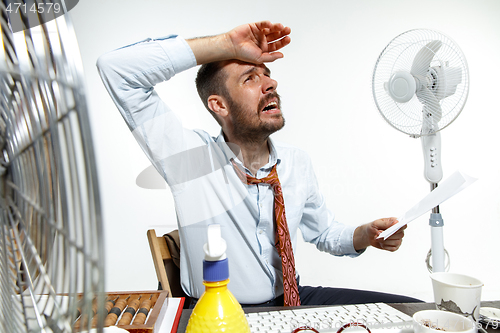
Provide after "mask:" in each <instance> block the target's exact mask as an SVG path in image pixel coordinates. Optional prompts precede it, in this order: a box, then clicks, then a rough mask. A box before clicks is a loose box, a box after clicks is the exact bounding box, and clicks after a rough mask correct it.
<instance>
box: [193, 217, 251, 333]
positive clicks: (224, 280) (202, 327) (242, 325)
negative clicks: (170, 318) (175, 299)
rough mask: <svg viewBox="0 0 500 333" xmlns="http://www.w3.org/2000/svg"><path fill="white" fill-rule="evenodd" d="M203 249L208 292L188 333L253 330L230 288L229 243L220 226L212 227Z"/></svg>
mask: <svg viewBox="0 0 500 333" xmlns="http://www.w3.org/2000/svg"><path fill="white" fill-rule="evenodd" d="M203 250H204V251H205V260H203V284H204V285H205V292H204V293H203V295H202V296H201V297H200V299H199V300H198V302H197V303H196V306H195V307H194V309H193V312H192V313H191V317H189V322H188V325H187V327H186V333H191V332H192V333H198V332H210V333H216V332H226V333H230V332H250V328H249V327H248V321H247V319H246V317H245V314H244V312H243V309H242V308H241V305H240V303H238V301H237V300H236V298H235V297H234V296H233V294H232V293H231V291H229V289H228V288H227V284H228V283H229V266H228V261H227V258H226V242H225V241H224V239H222V237H221V232H220V225H218V224H212V225H209V226H208V242H207V244H205V246H204V247H203Z"/></svg>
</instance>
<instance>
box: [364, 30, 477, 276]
mask: <svg viewBox="0 0 500 333" xmlns="http://www.w3.org/2000/svg"><path fill="white" fill-rule="evenodd" d="M372 91H373V97H374V99H375V104H376V105H377V108H378V110H379V111H380V113H381V114H382V116H383V117H384V119H385V120H386V121H387V122H388V123H389V124H390V125H391V126H393V127H394V128H396V129H397V130H399V131H401V132H403V133H406V134H408V135H410V137H412V138H421V141H422V149H423V153H424V176H425V178H426V180H427V181H428V182H429V183H430V184H431V191H432V190H433V189H435V188H436V187H437V186H438V183H439V181H440V180H441V179H442V177H443V170H442V166H441V137H440V132H439V131H441V130H442V129H443V128H445V127H447V126H448V125H449V124H451V123H452V122H453V121H454V120H455V119H456V118H457V116H458V115H459V114H460V112H461V111H462V109H463V107H464V104H465V102H466V100H467V94H468V91H469V72H468V68H467V62H466V60H465V56H464V55H463V53H462V51H461V50H460V48H459V47H458V46H457V44H456V43H455V42H454V41H452V40H451V39H450V38H448V37H447V36H445V35H443V34H441V33H439V32H436V31H432V30H426V29H415V30H410V31H407V32H405V33H402V34H400V35H399V36H397V37H396V38H394V39H393V40H392V41H391V42H390V43H389V44H388V45H387V46H386V47H385V49H384V50H383V51H382V53H381V54H380V56H379V58H378V60H377V63H376V65H375V69H374V71H373V78H372ZM429 224H430V225H431V250H430V251H429V254H428V255H427V266H428V269H429V270H430V271H433V272H442V271H444V270H446V269H447V268H448V266H449V260H448V263H447V264H445V256H446V255H447V252H446V250H445V249H444V244H443V219H442V216H441V214H440V212H439V206H437V207H435V208H434V209H433V211H432V213H431V217H430V220H429ZM431 256H432V265H431V264H430V263H429V258H430V257H431ZM448 259H449V258H448Z"/></svg>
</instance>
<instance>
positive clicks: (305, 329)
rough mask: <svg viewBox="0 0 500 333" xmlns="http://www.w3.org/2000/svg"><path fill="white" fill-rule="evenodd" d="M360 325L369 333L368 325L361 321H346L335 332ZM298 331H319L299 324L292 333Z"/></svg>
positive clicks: (316, 332)
mask: <svg viewBox="0 0 500 333" xmlns="http://www.w3.org/2000/svg"><path fill="white" fill-rule="evenodd" d="M352 326H354V327H362V328H364V329H365V330H367V331H368V333H371V331H370V329H369V328H368V327H366V326H365V325H363V324H361V323H348V324H345V325H344V326H341V327H340V328H339V329H338V331H337V333H341V332H342V331H344V330H345V329H346V328H349V327H352ZM298 332H315V333H319V331H318V330H317V329H315V328H314V327H311V326H301V327H297V328H296V329H294V330H293V331H292V333H298Z"/></svg>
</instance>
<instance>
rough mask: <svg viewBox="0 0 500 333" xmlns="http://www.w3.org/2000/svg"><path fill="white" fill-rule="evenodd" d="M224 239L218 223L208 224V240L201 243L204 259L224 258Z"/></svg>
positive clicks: (225, 246)
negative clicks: (203, 243)
mask: <svg viewBox="0 0 500 333" xmlns="http://www.w3.org/2000/svg"><path fill="white" fill-rule="evenodd" d="M226 248H227V245H226V241H225V240H224V239H223V238H222V237H221V231H220V225H219V224H211V225H209V226H208V240H207V243H206V244H205V245H203V251H204V252H205V260H206V261H220V260H224V259H226Z"/></svg>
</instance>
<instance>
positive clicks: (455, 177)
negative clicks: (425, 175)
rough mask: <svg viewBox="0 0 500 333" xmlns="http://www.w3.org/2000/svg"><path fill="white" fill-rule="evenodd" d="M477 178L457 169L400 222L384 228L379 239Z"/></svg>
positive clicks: (389, 234)
mask: <svg viewBox="0 0 500 333" xmlns="http://www.w3.org/2000/svg"><path fill="white" fill-rule="evenodd" d="M476 180H477V178H473V177H470V176H467V175H465V174H463V173H461V172H460V171H456V172H455V173H454V174H452V175H451V176H450V177H449V178H448V179H446V180H445V181H443V182H442V183H440V184H439V186H438V187H436V188H435V189H434V190H433V191H431V192H430V193H429V194H428V195H427V196H425V198H423V199H422V200H420V202H418V203H417V204H416V205H415V206H413V207H412V208H411V209H410V210H409V211H407V212H406V213H405V214H404V215H403V216H402V217H401V218H399V219H398V221H399V222H398V223H396V224H395V225H393V226H392V227H390V228H388V229H386V230H384V231H383V232H382V233H381V234H380V235H379V236H378V237H377V239H379V238H384V239H387V238H389V237H391V236H392V235H393V234H394V233H395V232H396V231H398V230H399V229H401V228H402V227H404V226H405V225H407V224H408V223H409V222H411V221H413V220H414V219H416V218H417V217H419V216H421V215H423V214H425V213H426V212H428V211H430V210H431V209H433V208H434V207H436V206H439V205H440V204H441V203H443V202H445V201H446V200H448V199H449V198H451V197H452V196H454V195H455V194H457V193H458V192H460V191H462V190H463V189H464V188H466V187H467V186H469V185H470V184H472V183H474V182H475V181H476Z"/></svg>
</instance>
